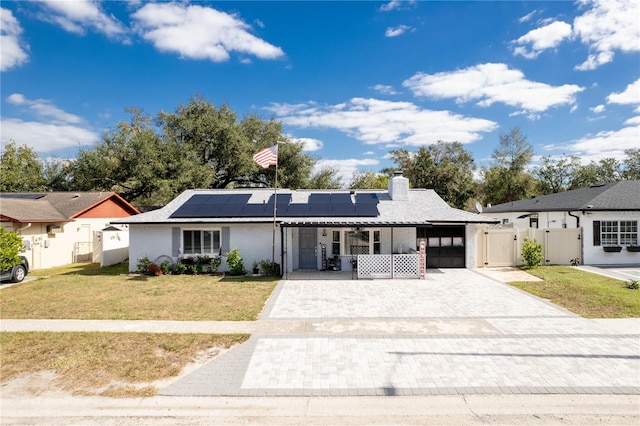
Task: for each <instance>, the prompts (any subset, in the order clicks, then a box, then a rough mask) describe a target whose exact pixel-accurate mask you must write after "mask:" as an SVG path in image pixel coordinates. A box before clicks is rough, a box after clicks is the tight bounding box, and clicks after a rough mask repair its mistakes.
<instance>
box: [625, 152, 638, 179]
mask: <svg viewBox="0 0 640 426" xmlns="http://www.w3.org/2000/svg"><path fill="white" fill-rule="evenodd" d="M624 153H625V154H626V155H627V158H625V160H624V162H623V163H624V170H623V171H622V175H623V176H624V178H625V179H627V180H640V148H635V149H627V150H625V151H624Z"/></svg>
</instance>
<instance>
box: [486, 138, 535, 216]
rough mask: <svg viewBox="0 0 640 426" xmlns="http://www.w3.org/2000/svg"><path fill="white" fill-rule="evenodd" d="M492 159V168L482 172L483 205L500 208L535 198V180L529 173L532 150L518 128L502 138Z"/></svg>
mask: <svg viewBox="0 0 640 426" xmlns="http://www.w3.org/2000/svg"><path fill="white" fill-rule="evenodd" d="M492 157H493V165H492V166H491V167H489V168H487V169H484V170H483V171H482V175H483V182H482V190H481V191H482V194H483V199H484V200H483V201H484V203H491V204H501V203H506V202H509V201H516V200H520V199H523V198H528V197H530V196H531V195H534V193H535V186H536V185H535V180H534V179H533V177H532V176H531V175H530V174H529V173H527V172H526V167H527V165H528V164H529V163H530V162H531V159H532V158H533V147H532V146H531V144H529V143H528V142H527V138H526V136H524V135H523V134H522V133H521V132H520V129H519V128H517V127H514V128H512V129H511V131H510V132H509V133H508V134H502V135H500V143H499V145H498V147H497V148H496V149H495V150H494V151H493V155H492Z"/></svg>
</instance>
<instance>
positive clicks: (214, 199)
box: [192, 194, 231, 204]
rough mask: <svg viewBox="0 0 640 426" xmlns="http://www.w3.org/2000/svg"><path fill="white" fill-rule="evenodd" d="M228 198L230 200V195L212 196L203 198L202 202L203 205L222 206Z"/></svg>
mask: <svg viewBox="0 0 640 426" xmlns="http://www.w3.org/2000/svg"><path fill="white" fill-rule="evenodd" d="M192 198H193V197H192ZM229 198H231V197H230V194H214V195H209V196H206V197H203V199H202V202H203V203H204V204H224V203H226V202H227V201H228V200H229Z"/></svg>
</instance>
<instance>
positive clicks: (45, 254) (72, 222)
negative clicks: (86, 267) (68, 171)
mask: <svg viewBox="0 0 640 426" xmlns="http://www.w3.org/2000/svg"><path fill="white" fill-rule="evenodd" d="M138 213H139V211H138V210H137V209H136V208H135V207H133V206H132V205H131V204H129V203H128V202H127V201H126V200H124V199H123V198H122V197H120V196H119V195H118V194H116V193H114V192H36V193H24V192H22V193H6V192H5V193H0V220H1V222H2V224H1V225H2V226H3V227H4V228H5V230H7V231H17V232H19V233H20V234H21V235H22V238H23V241H24V243H25V246H26V251H25V252H24V255H25V256H26V257H27V259H28V260H29V263H30V265H31V269H43V268H51V267H54V266H61V265H66V264H70V263H76V262H92V261H93V262H99V261H100V260H101V259H100V258H98V257H99V256H102V255H105V256H107V257H109V256H111V259H112V260H113V259H114V254H115V253H116V252H118V253H119V254H118V255H117V256H119V257H122V256H124V258H122V259H120V261H123V260H126V258H127V257H128V249H127V247H125V248H124V250H123V247H122V245H123V244H126V245H127V246H128V234H126V232H125V231H122V230H120V232H121V233H123V235H118V237H117V238H119V240H118V239H117V238H114V239H113V240H115V241H118V244H113V243H112V244H111V245H110V246H109V245H108V246H107V247H110V248H111V249H112V250H114V252H112V253H110V252H105V253H103V251H102V246H103V244H102V241H101V239H102V232H101V231H102V230H103V229H105V228H107V227H109V224H110V222H111V221H112V220H113V219H119V218H124V217H127V216H131V215H134V214H138ZM107 231H109V232H110V235H115V234H114V232H115V231H114V229H113V228H107ZM109 240H112V239H111V238H109Z"/></svg>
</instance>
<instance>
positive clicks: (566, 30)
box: [512, 21, 571, 59]
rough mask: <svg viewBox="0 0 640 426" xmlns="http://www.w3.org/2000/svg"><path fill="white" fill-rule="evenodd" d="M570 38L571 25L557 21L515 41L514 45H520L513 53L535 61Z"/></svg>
mask: <svg viewBox="0 0 640 426" xmlns="http://www.w3.org/2000/svg"><path fill="white" fill-rule="evenodd" d="M570 37H571V25H570V24H567V23H566V22H562V21H555V22H552V23H551V24H549V25H545V26H544V27H540V28H536V29H535V30H531V31H529V32H528V33H527V34H525V35H523V36H522V37H520V38H519V39H517V40H515V41H513V42H512V43H513V44H516V45H518V46H517V47H515V48H514V50H513V53H514V54H515V55H520V56H524V57H525V58H527V59H533V58H535V57H537V56H538V55H539V54H540V53H541V52H542V51H544V50H547V49H553V48H555V47H556V46H558V45H559V44H560V43H561V42H562V41H563V40H565V39H568V38H570ZM528 46H529V47H528Z"/></svg>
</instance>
